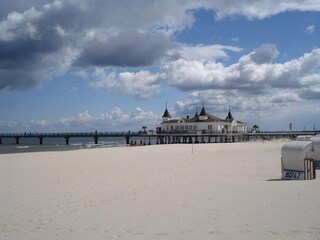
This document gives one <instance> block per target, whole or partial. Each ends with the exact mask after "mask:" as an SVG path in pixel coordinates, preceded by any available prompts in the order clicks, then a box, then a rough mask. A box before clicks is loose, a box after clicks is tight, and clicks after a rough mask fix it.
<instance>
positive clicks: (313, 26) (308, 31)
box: [306, 25, 316, 34]
mask: <svg viewBox="0 0 320 240" xmlns="http://www.w3.org/2000/svg"><path fill="white" fill-rule="evenodd" d="M315 28H316V26H315V25H310V26H308V27H306V33H308V34H312V33H313V32H314V30H315Z"/></svg>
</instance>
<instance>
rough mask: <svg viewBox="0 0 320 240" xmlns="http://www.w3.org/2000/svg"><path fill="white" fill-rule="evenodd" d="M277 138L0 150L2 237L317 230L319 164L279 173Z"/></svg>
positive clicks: (305, 235)
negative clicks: (306, 177) (305, 174)
mask: <svg viewBox="0 0 320 240" xmlns="http://www.w3.org/2000/svg"><path fill="white" fill-rule="evenodd" d="M283 144H284V143H283V142H280V141H277V142H257V143H253V142H248V143H231V144H199V145H194V146H193V153H192V145H190V144H186V145H158V146H145V147H127V148H109V149H93V150H78V151H70V152H49V153H28V154H8V155H0V192H1V195H0V196H1V197H0V239H12V240H19V239H23V240H26V239H32V240H34V239H68V240H70V239H88V240H89V239H90V240H93V239H148V240H152V239H174V240H178V239H183V240H186V239H237V240H239V239H312V240H319V239H320V180H319V179H320V172H319V171H318V175H319V176H318V177H319V178H318V179H316V180H312V181H279V178H280V149H281V147H282V145H283Z"/></svg>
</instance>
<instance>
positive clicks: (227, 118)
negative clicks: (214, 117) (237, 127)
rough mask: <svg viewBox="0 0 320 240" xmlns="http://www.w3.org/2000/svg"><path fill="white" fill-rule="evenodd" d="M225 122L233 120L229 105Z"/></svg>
mask: <svg viewBox="0 0 320 240" xmlns="http://www.w3.org/2000/svg"><path fill="white" fill-rule="evenodd" d="M226 120H227V121H228V122H232V121H233V120H234V118H233V116H232V114H231V111H230V105H229V112H228V115H227V117H226Z"/></svg>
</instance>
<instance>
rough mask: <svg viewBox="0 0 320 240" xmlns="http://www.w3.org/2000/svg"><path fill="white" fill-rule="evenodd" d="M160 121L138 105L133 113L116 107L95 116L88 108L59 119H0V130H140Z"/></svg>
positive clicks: (153, 126)
mask: <svg viewBox="0 0 320 240" xmlns="http://www.w3.org/2000/svg"><path fill="white" fill-rule="evenodd" d="M159 121H160V118H159V116H158V115H157V114H156V113H154V112H152V111H145V110H143V109H142V108H139V107H136V108H135V109H134V110H133V111H132V112H131V113H125V112H123V111H122V110H121V109H120V108H119V107H114V108H113V109H112V110H111V111H110V112H107V113H102V114H100V115H99V116H93V115H91V114H90V113H89V111H88V110H86V111H84V112H81V113H78V114H76V115H75V116H71V117H61V118H58V119H42V120H31V121H0V130H1V131H3V132H30V131H32V132H59V131H60V132H65V131H75V132H80V131H81V132H83V131H87V132H92V131H95V130H98V131H102V132H112V131H129V130H131V131H139V130H141V127H142V126H148V128H149V129H154V128H155V123H157V122H159Z"/></svg>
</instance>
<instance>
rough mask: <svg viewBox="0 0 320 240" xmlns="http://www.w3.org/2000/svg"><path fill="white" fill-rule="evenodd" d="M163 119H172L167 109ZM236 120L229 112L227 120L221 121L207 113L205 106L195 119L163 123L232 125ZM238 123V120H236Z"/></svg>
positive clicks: (170, 120) (181, 119)
mask: <svg viewBox="0 0 320 240" xmlns="http://www.w3.org/2000/svg"><path fill="white" fill-rule="evenodd" d="M201 116H206V118H201ZM162 117H165V118H171V115H170V113H169V111H168V109H167V107H166V110H165V111H164V113H163V115H162ZM233 120H234V117H233V116H232V113H231V112H230V109H229V112H228V115H227V117H226V118H225V119H221V118H218V117H215V116H213V115H211V114H209V113H207V112H206V110H205V108H204V106H203V107H202V109H201V112H200V114H199V115H198V111H196V114H195V115H194V117H193V118H189V117H188V116H187V117H186V118H180V119H169V120H168V121H164V122H163V123H178V122H183V123H197V122H225V123H226V124H227V123H231V122H232V121H233ZM235 121H236V120H235ZM236 122H237V123H241V124H244V123H243V122H240V121H236Z"/></svg>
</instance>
